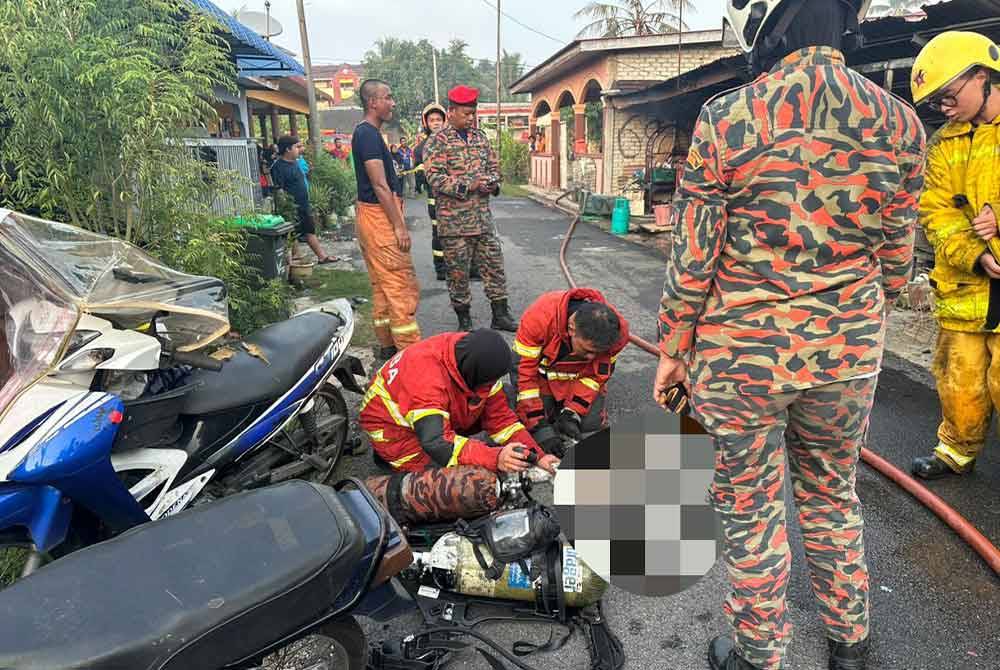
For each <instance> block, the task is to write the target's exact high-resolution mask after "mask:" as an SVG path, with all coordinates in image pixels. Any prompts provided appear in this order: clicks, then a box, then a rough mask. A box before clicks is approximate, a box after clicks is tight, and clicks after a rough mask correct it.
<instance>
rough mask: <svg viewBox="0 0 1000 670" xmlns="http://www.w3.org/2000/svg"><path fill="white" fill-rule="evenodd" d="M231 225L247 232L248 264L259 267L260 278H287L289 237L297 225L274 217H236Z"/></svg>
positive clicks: (264, 215) (266, 279)
mask: <svg viewBox="0 0 1000 670" xmlns="http://www.w3.org/2000/svg"><path fill="white" fill-rule="evenodd" d="M228 223H229V225H231V226H233V227H234V228H242V229H243V230H246V231H247V233H249V234H248V235H247V261H248V262H249V263H250V264H251V265H253V266H254V267H255V268H257V271H258V273H259V274H260V277H261V279H263V280H264V281H268V280H271V279H282V280H287V279H288V270H289V262H288V261H289V259H288V253H287V247H288V236H289V234H291V233H292V232H293V231H294V230H295V224H294V223H291V222H289V221H285V220H284V219H283V218H282V217H280V216H277V215H273V214H262V215H258V216H254V217H236V218H234V219H230V220H229V222H228Z"/></svg>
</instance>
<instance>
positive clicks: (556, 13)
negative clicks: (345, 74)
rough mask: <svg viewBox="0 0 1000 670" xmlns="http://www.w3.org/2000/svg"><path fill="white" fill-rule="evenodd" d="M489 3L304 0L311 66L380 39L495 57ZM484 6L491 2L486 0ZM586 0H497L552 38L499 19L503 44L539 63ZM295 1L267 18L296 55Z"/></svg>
mask: <svg viewBox="0 0 1000 670" xmlns="http://www.w3.org/2000/svg"><path fill="white" fill-rule="evenodd" d="M215 1H216V3H217V4H219V5H220V6H221V7H222V8H223V9H225V10H226V11H231V10H234V9H239V8H240V7H242V6H244V5H245V6H246V7H247V8H248V9H250V10H259V11H264V0H215ZM493 2H494V0H424V1H423V2H421V1H420V0H305V10H306V19H307V21H308V25H309V43H310V46H311V47H312V57H313V61H314V62H315V63H316V64H318V65H319V64H327V63H339V62H344V61H348V62H356V61H360V60H361V59H362V58H363V56H364V54H365V51H367V50H368V49H370V48H371V47H372V45H373V44H374V43H375V41H376V40H378V39H379V38H381V37H399V38H405V39H420V38H423V37H426V38H427V39H429V40H430V41H431V42H432V43H434V44H435V45H437V46H438V47H444V46H446V45H447V44H448V42H449V41H450V40H452V39H455V38H460V39H462V40H465V41H466V42H468V43H469V49H468V53H469V55H471V56H473V57H475V58H488V59H490V60H493V59H494V58H495V57H496V10H495V9H494V8H493V7H490V6H489V4H493ZM487 3H489V4H487ZM586 3H587V0H550V1H549V2H539V1H538V0H502V9H503V11H504V12H505V13H507V14H509V15H510V16H511V17H513V18H514V19H516V20H517V21H520V22H521V23H523V24H526V25H527V26H530V27H531V28H534V29H535V30H537V31H539V32H542V33H545V34H546V35H548V36H550V37H552V38H556V39H548V38H546V37H542V36H541V35H538V34H537V33H535V32H532V31H531V30H528V29H527V28H525V27H523V26H520V25H518V24H517V23H515V22H514V21H512V20H511V19H510V18H507V17H504V19H503V23H502V24H501V41H502V44H503V47H504V48H505V49H507V50H508V51H511V52H520V53H521V54H522V56H523V57H524V60H525V62H526V63H527V64H528V65H537V64H539V63H541V62H542V61H544V60H545V59H546V58H548V57H549V56H551V55H552V54H553V53H555V52H556V51H558V50H559V49H560V48H561V46H562V45H564V44H566V43H568V42H570V41H572V40H573V38H574V36H575V35H576V33H577V32H578V31H579V30H580V28H582V27H583V25H585V22H583V21H575V20H574V19H573V14H574V13H575V12H576V11H577V10H578V9H579V8H580V7H582V6H584V5H585V4H586ZM695 4H696V5H697V6H699V7H702V9H699V10H698V11H697V12H696V13H695V14H694V15H692V16H685V23H687V24H688V27H689V28H691V29H692V30H698V29H706V28H712V29H714V28H721V27H722V6H723V3H722V0H696V2H695ZM295 5H296V3H295V0H272V2H271V15H272V16H273V17H274V18H275V19H277V20H278V21H280V22H281V24H282V25H283V27H284V33H283V34H282V35H280V36H278V37H276V38H274V41H275V43H277V44H280V45H281V46H283V47H285V48H286V49H290V50H292V51H294V52H295V53H297V54H298V53H301V48H300V44H299V26H298V19H297V16H296V10H295Z"/></svg>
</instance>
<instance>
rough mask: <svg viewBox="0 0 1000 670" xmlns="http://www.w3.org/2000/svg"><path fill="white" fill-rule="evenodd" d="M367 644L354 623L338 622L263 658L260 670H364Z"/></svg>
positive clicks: (331, 623) (354, 621) (333, 622)
mask: <svg viewBox="0 0 1000 670" xmlns="http://www.w3.org/2000/svg"><path fill="white" fill-rule="evenodd" d="M367 664H368V641H367V640H366V639H365V633H364V631H363V630H361V626H360V625H358V622H357V620H356V619H355V618H354V617H352V616H349V617H346V618H344V619H338V620H336V621H331V622H330V623H328V624H325V625H323V626H322V627H321V628H319V629H318V630H316V632H314V633H313V634H312V635H309V636H308V637H305V638H303V639H301V640H299V641H297V642H293V643H292V644H290V645H288V646H287V647H284V648H282V649H279V650H278V651H276V652H274V653H273V654H271V655H270V656H268V657H267V658H265V659H264V662H263V664H262V665H261V666H260V670H364V668H365V666H366V665H367Z"/></svg>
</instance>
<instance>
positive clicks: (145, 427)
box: [0, 210, 364, 574]
mask: <svg viewBox="0 0 1000 670" xmlns="http://www.w3.org/2000/svg"><path fill="white" fill-rule="evenodd" d="M227 314H228V310H227V306H226V289H225V286H224V285H223V284H222V282H220V281H219V280H217V279H213V278H208V277H195V276H191V275H185V274H182V273H179V272H176V271H174V270H171V269H169V268H166V267H163V266H162V265H160V264H159V263H158V262H156V261H155V260H154V259H152V258H151V257H149V256H147V255H146V254H144V253H143V252H141V251H140V250H138V249H136V248H135V247H133V246H131V245H128V244H126V243H124V242H121V241H119V240H114V239H110V238H107V237H104V236H101V235H97V234H94V233H90V232H86V231H83V230H80V229H77V228H74V227H72V226H67V225H63V224H59V223H54V222H51V221H43V220H40V219H35V218H32V217H28V216H24V215H20V214H14V213H11V212H8V211H2V210H0V319H2V327H0V383H2V384H3V386H2V389H0V558H2V557H3V554H4V552H5V548H6V547H11V546H16V547H26V548H28V549H29V550H30V552H31V555H30V558H29V559H28V561H27V563H26V565H25V567H24V571H23V572H24V574H30V572H31V571H32V570H34V569H35V568H37V567H38V565H39V564H40V563H41V561H42V560H43V558H44V557H45V556H47V555H48V556H53V555H61V554H63V553H66V552H67V551H69V550H73V549H75V548H79V547H81V546H86V545H89V544H93V543H95V542H98V541H101V540H104V539H107V538H108V537H111V536H113V535H114V534H116V533H119V532H121V531H124V530H127V529H128V528H131V527H132V526H134V525H136V524H140V523H144V522H147V521H149V520H150V519H154V520H155V519H160V518H163V517H166V516H169V515H171V514H175V513H177V512H179V511H181V510H183V509H185V508H186V507H188V506H190V505H191V503H192V502H193V501H194V500H195V499H196V498H199V496H200V497H201V499H206V498H208V499H211V498H215V497H220V496H224V495H229V494H232V493H234V492H237V491H242V490H246V489H251V488H255V487H260V486H265V485H268V484H272V483H276V482H280V481H284V480H288V479H292V478H307V479H312V480H314V481H319V482H322V481H325V480H326V478H327V477H329V476H330V474H331V473H332V471H333V469H334V467H335V465H336V463H337V460H338V458H339V457H340V455H341V453H342V451H343V448H344V445H345V442H346V440H347V438H348V431H349V425H348V417H347V406H346V403H345V401H344V398H343V396H342V395H341V392H340V389H339V388H338V386H337V385H335V384H334V383H333V379H334V378H336V379H337V380H339V381H340V383H341V384H342V385H343V386H344V387H346V388H348V389H350V390H352V391H355V392H359V393H360V392H361V391H362V389H361V388H360V386H359V385H358V383H357V381H356V380H355V375H361V376H363V375H364V369H363V368H362V366H361V363H360V362H359V361H358V360H357V359H355V358H352V357H350V356H347V355H345V351H346V349H347V347H348V345H349V343H350V341H351V336H352V334H353V331H354V317H353V313H352V310H351V307H350V304H349V303H348V302H347V301H345V300H336V301H332V302H329V303H326V304H323V305H320V306H317V307H314V308H312V309H308V310H306V311H304V312H301V313H299V314H297V315H296V316H294V317H293V318H291V319H289V320H287V321H283V322H281V323H277V324H274V325H272V326H269V327H266V328H263V329H261V330H259V331H257V332H255V333H253V334H252V335H250V336H249V337H247V338H245V339H244V340H243V341H242V342H241V343H239V344H235V345H231V346H230V347H229V351H228V352H227V355H226V356H225V358H226V359H227V360H225V361H223V360H216V359H215V358H212V357H209V356H207V355H206V354H205V353H204V352H205V348H206V347H207V346H209V345H211V344H213V343H216V342H217V341H219V340H220V338H222V337H224V336H225V335H226V334H227V333H228V332H229V330H230V328H229V322H228V316H227Z"/></svg>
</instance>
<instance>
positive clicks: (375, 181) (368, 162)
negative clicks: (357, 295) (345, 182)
mask: <svg viewBox="0 0 1000 670" xmlns="http://www.w3.org/2000/svg"><path fill="white" fill-rule="evenodd" d="M360 95H361V103H362V105H363V106H364V109H365V118H364V120H363V121H362V122H361V123H359V124H358V127H357V128H355V129H354V136H353V137H352V138H351V148H352V153H353V156H354V174H355V175H356V176H357V181H358V205H357V213H358V225H357V229H358V244H359V246H360V247H361V253H362V255H363V256H364V259H365V265H367V266H368V277H369V280H370V281H371V284H372V311H373V314H372V319H373V325H374V327H375V337H376V338H377V339H378V342H379V350H378V352H377V353H378V359H379V360H388V359H389V358H391V357H392V356H394V355H395V353H396V352H397V351H399V350H402V349H404V348H406V347H407V346H409V345H411V344H413V343H415V342H418V341H419V340H420V326H418V325H417V319H416V313H417V304H418V302H419V300H420V286H419V285H418V284H417V277H416V274H415V273H414V271H413V260H412V258H411V257H410V233H409V232H408V231H407V230H406V221H405V219H404V218H403V198H402V194H403V189H402V184H401V182H400V179H399V176H398V175H397V174H396V170H395V167H394V166H393V164H392V154H391V153H390V152H389V147H387V146H386V144H385V140H384V139H383V137H382V132H381V130H382V124H383V123H385V122H386V121H388V120H389V119H391V118H392V113H393V110H394V109H395V107H396V102H395V101H394V100H393V98H392V90H391V89H390V88H389V85H388V84H386V83H385V82H384V81H380V80H378V79H369V80H367V81H365V82H364V83H363V84H362V85H361V89H360Z"/></svg>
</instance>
